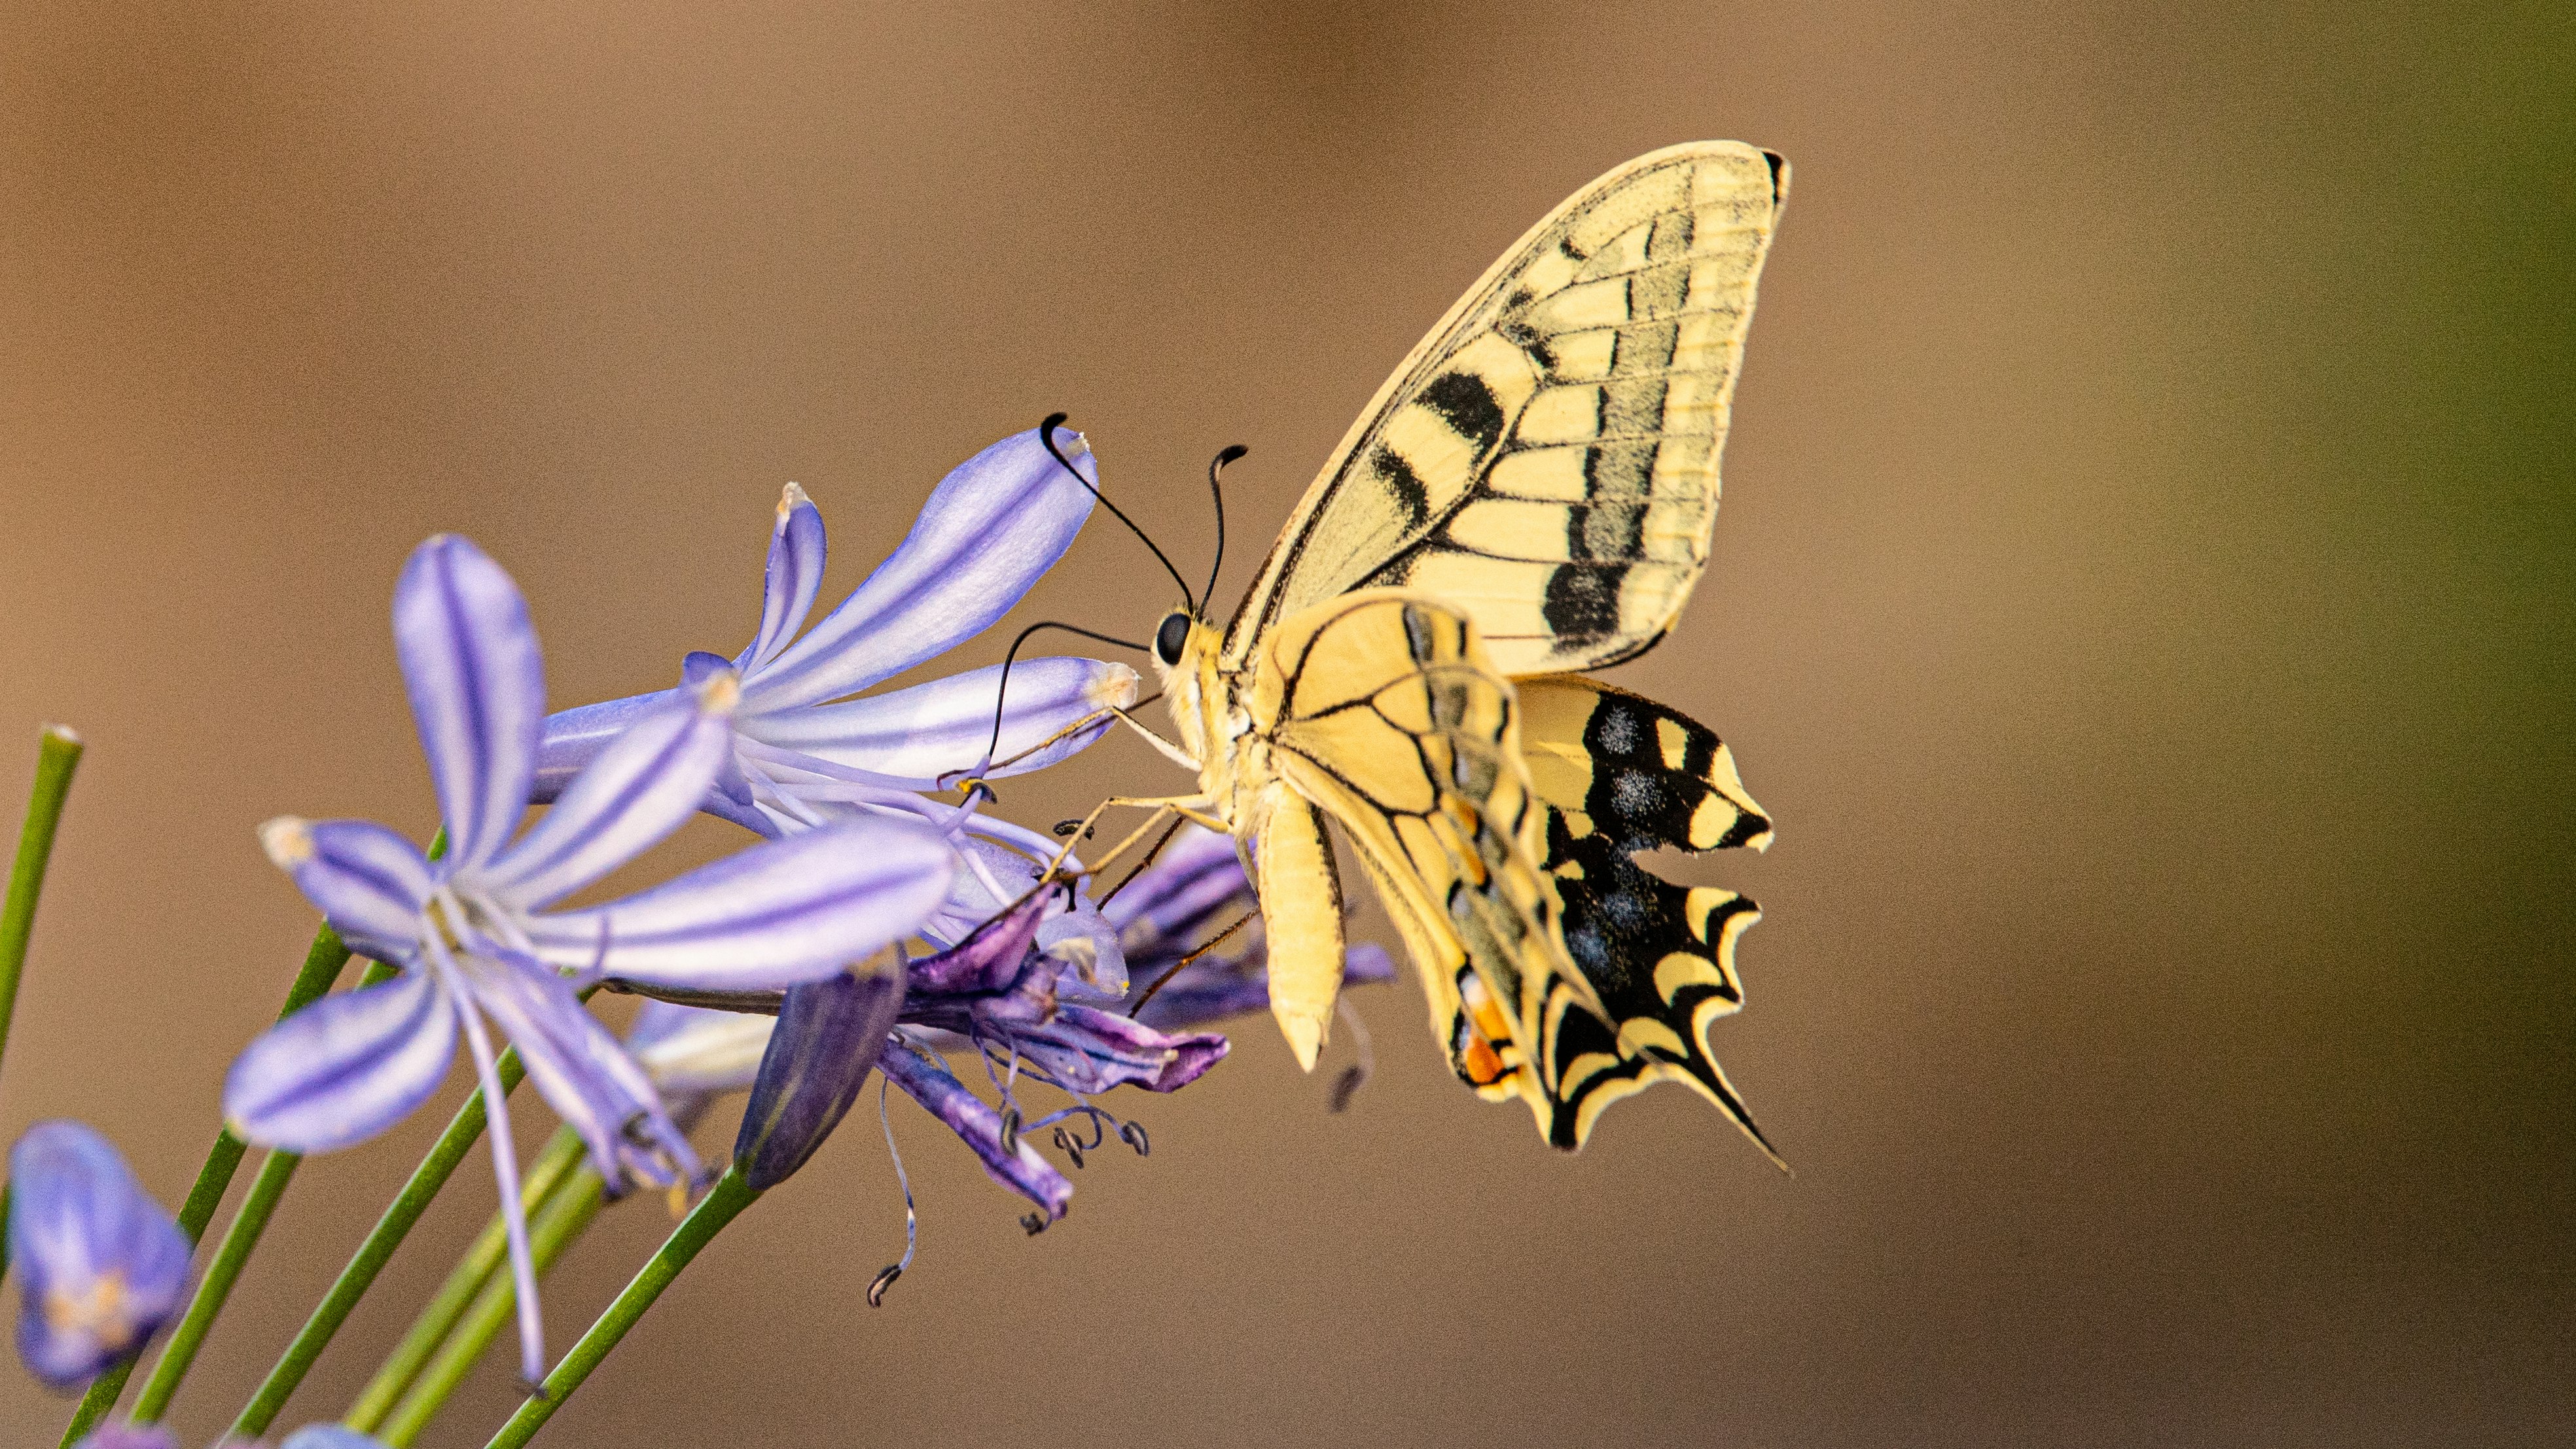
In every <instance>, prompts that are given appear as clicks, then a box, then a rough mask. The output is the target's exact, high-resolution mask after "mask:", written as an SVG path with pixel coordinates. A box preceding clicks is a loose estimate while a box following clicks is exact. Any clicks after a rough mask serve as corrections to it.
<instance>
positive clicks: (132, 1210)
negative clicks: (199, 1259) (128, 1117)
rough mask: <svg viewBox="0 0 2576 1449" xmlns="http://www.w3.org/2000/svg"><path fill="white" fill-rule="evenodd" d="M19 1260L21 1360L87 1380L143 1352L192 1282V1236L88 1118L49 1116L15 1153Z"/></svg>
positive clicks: (56, 1377) (57, 1376)
mask: <svg viewBox="0 0 2576 1449" xmlns="http://www.w3.org/2000/svg"><path fill="white" fill-rule="evenodd" d="M9 1189H10V1191H9V1223H8V1227H9V1265H10V1268H11V1270H12V1271H13V1272H14V1273H15V1274H16V1275H17V1278H18V1292H19V1307H18V1356H19V1357H20V1358H21V1359H23V1360H24V1361H25V1362H26V1365H27V1368H28V1370H29V1371H30V1372H32V1373H33V1374H35V1376H36V1377H37V1378H39V1379H41V1380H43V1381H44V1382H45V1384H46V1385H47V1386H48V1387H50V1388H55V1389H62V1390H70V1389H75V1388H78V1387H80V1386H81V1385H82V1384H84V1383H86V1382H88V1381H89V1380H90V1379H92V1378H94V1377H96V1376H97V1375H98V1374H99V1373H101V1372H102V1371H104V1370H105V1369H107V1368H108V1367H109V1366H110V1365H112V1364H114V1363H117V1362H119V1361H120V1360H123V1359H126V1358H129V1357H131V1356H133V1355H134V1354H136V1353H139V1352H141V1351H142V1348H143V1345H144V1343H145V1342H146V1341H147V1340H149V1339H150V1338H151V1337H152V1335H153V1334H154V1333H155V1332H156V1331H158V1330H159V1329H160V1327H161V1325H162V1324H163V1323H165V1322H167V1321H168V1320H169V1317H170V1315H171V1314H173V1313H175V1312H177V1311H178V1308H179V1301H180V1298H181V1296H182V1293H183V1291H184V1290H185V1289H186V1288H187V1286H188V1254H189V1244H188V1239H187V1236H186V1235H185V1234H183V1233H181V1232H180V1231H179V1225H178V1223H176V1222H175V1221H173V1220H172V1219H171V1217H170V1215H169V1214H168V1213H167V1212H164V1211H162V1208H161V1205H160V1204H159V1203H157V1202H154V1201H153V1200H152V1199H151V1197H150V1196H149V1195H147V1194H146V1193H145V1192H144V1191H143V1185H142V1184H141V1183H139V1182H137V1181H135V1179H134V1173H133V1171H132V1170H131V1169H129V1168H128V1167H127V1166H126V1165H125V1159H124V1157H123V1156H121V1155H119V1154H118V1152H117V1150H116V1148H115V1147H114V1146H113V1145H112V1144H110V1143H109V1142H108V1140H107V1139H106V1138H104V1137H102V1136H100V1135H99V1134H98V1133H97V1132H95V1131H92V1130H91V1129H90V1128H88V1127H86V1126H83V1125H82V1124H80V1123H78V1122H65V1121H56V1122H39V1123H37V1124H36V1125H35V1126H33V1127H30V1128H28V1129H27V1131H26V1133H25V1135H23V1136H21V1137H20V1138H19V1139H18V1143H17V1145H16V1146H15V1147H13V1148H11V1149H10V1152H9Z"/></svg>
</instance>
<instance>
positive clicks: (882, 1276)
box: [868, 1263, 903, 1308]
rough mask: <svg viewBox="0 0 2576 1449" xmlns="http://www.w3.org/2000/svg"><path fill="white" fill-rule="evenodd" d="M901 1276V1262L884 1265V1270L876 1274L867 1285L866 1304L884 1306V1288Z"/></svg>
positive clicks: (874, 1306) (891, 1284)
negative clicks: (873, 1280)
mask: <svg viewBox="0 0 2576 1449" xmlns="http://www.w3.org/2000/svg"><path fill="white" fill-rule="evenodd" d="M902 1276H903V1265H902V1264H901V1263H888V1264H887V1265H886V1266H885V1271H884V1272H882V1273H879V1274H877V1277H876V1281H875V1282H873V1283H870V1284H869V1285H868V1306H869V1307H870V1308H883V1307H885V1293H886V1290H887V1289H888V1288H891V1287H893V1286H894V1280H895V1279H897V1278H900V1277H902Z"/></svg>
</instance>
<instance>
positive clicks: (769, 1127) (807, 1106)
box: [733, 951, 904, 1192]
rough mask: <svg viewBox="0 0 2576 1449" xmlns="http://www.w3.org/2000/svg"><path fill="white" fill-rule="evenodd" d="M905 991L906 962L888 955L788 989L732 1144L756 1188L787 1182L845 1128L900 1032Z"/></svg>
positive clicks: (735, 1157) (745, 1177) (736, 1160)
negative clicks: (890, 1039) (890, 1036)
mask: <svg viewBox="0 0 2576 1449" xmlns="http://www.w3.org/2000/svg"><path fill="white" fill-rule="evenodd" d="M903 989H904V967H903V961H902V959H901V958H900V957H898V956H896V955H895V953H894V952H892V951H886V952H882V953H880V954H878V955H877V956H875V957H873V958H871V959H870V960H868V961H867V962H866V963H864V964H862V965H860V966H857V967H854V968H852V969H851V970H849V971H845V972H843V973H841V974H840V975H838V976H834V977H832V978H830V979H829V980H825V981H816V982H813V983H810V984H808V985H804V986H797V987H791V988H790V989H789V990H788V992H787V1000H786V1002H785V1004H783V1005H782V1006H781V1007H780V1008H779V1011H778V1026H777V1028H776V1029H775V1030H773V1031H772V1032H771V1033H770V1036H769V1046H768V1049H767V1050H765V1051H764V1052H762V1053H761V1057H760V1075H759V1077H757V1078H756V1079H755V1080H754V1081H753V1082H752V1084H751V1104H750V1105H749V1106H747V1107H745V1108H744V1109H743V1113H742V1128H741V1130H740V1131H739V1132H737V1133H736V1134H735V1135H734V1140H733V1163H734V1168H735V1170H736V1171H738V1172H740V1173H741V1174H742V1178H743V1181H744V1182H746V1183H748V1184H750V1186H751V1188H752V1190H753V1191H755V1192H762V1191H767V1190H768V1189H770V1188H772V1187H775V1186H777V1185H778V1184H780V1183H782V1182H785V1181H786V1180H787V1179H788V1178H789V1177H791V1176H793V1175H794V1174H795V1171H796V1169H798V1168H800V1167H803V1166H804V1165H805V1160H806V1159H807V1158H809V1157H812V1156H813V1155H814V1149H816V1148H818V1147H820V1146H822V1145H823V1139H824V1138H826V1137H829V1136H831V1135H832V1129H833V1128H835V1127H838V1126H839V1125H841V1118H842V1116H843V1115H844V1114H845V1113H847V1112H848V1111H849V1110H850V1104H851V1103H852V1102H855V1101H857V1100H858V1097H859V1088H860V1087H861V1086H862V1085H864V1084H865V1083H866V1081H867V1077H868V1071H869V1069H870V1068H872V1067H874V1066H875V1065H876V1064H877V1056H878V1054H879V1053H880V1052H882V1051H883V1050H884V1049H885V1043H886V1033H888V1032H890V1031H892V1030H894V1022H895V1014H896V1013H897V1012H898V1011H900V1010H901V1009H902V1007H903Z"/></svg>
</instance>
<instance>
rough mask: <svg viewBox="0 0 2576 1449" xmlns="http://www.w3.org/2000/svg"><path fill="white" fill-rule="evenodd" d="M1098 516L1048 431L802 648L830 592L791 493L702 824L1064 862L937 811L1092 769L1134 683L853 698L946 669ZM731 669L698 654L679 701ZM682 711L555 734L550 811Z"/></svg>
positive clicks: (1075, 456)
mask: <svg viewBox="0 0 2576 1449" xmlns="http://www.w3.org/2000/svg"><path fill="white" fill-rule="evenodd" d="M1071 437H1072V451H1071V454H1070V456H1071V458H1072V460H1073V461H1074V463H1075V465H1076V466H1077V467H1079V468H1081V469H1083V470H1084V474H1085V476H1086V477H1090V478H1094V479H1096V478H1097V476H1098V466H1097V464H1096V463H1094V462H1093V460H1092V457H1091V454H1090V453H1089V451H1088V449H1087V448H1086V447H1085V446H1084V445H1083V443H1082V440H1081V437H1080V435H1079V434H1075V435H1071ZM1092 502H1093V499H1092V495H1091V493H1090V492H1089V491H1087V490H1086V489H1084V488H1083V487H1082V485H1081V484H1080V483H1078V482H1076V481H1075V480H1074V479H1072V478H1069V477H1066V476H1065V475H1064V470H1063V469H1062V468H1060V467H1058V466H1057V464H1056V462H1055V460H1054V459H1053V458H1052V457H1050V456H1048V454H1047V451H1046V449H1045V446H1044V444H1043V442H1042V441H1041V440H1040V438H1039V436H1038V434H1037V432H1036V431H1035V430H1031V431H1029V432H1025V433H1019V434H1015V435H1013V436H1011V437H1008V438H1004V439H1003V440H1002V441H1000V442H998V443H995V444H994V445H992V446H991V447H989V448H986V449H985V450H984V451H982V452H980V453H978V454H976V455H975V456H974V457H972V458H970V459H968V460H967V461H966V462H964V463H962V464H960V465H958V467H957V468H956V470H955V471H953V472H951V473H950V474H949V475H948V477H947V478H946V480H945V481H943V482H942V483H941V484H940V485H939V487H938V489H937V490H936V491H934V492H933V493H932V494H931V496H930V501H929V502H928V503H927V504H925V505H924V506H923V508H922V511H921V516H920V518H919V519H918V520H916V521H915V522H914V524H913V526H912V531H911V533H910V534H908V535H907V536H906V537H905V538H904V541H903V543H902V545H901V546H900V547H898V548H897V549H896V550H895V551H894V553H893V555H892V556H891V557H889V558H887V559H886V561H885V562H884V563H882V564H879V565H878V566H877V568H876V571H875V572H873V573H871V574H870V575H868V577H867V579H866V581H865V582H863V583H861V584H860V585H859V587H858V588H857V589H856V590H855V591H853V592H852V593H851V594H850V596H849V597H848V598H847V599H844V600H843V601H842V602H841V604H840V606H839V607H838V608H835V609H834V610H833V611H832V612H831V613H830V614H829V615H827V616H826V617H825V618H824V619H823V620H822V622H820V623H818V624H816V625H815V626H814V627H813V628H811V629H809V630H806V631H805V633H804V635H803V637H801V638H799V637H798V636H797V631H798V629H799V628H800V627H802V626H803V624H804V622H805V619H806V617H807V615H809V614H810V613H811V612H812V611H813V607H814V600H815V596H816V595H817V594H818V593H819V592H820V590H821V587H822V582H823V556H824V540H823V516H822V514H821V513H820V512H819V511H817V510H816V508H815V507H814V504H813V501H812V500H811V499H809V498H807V497H806V496H805V491H804V490H803V489H801V488H798V487H797V486H796V485H795V484H793V483H791V484H789V485H787V489H786V492H785V494H784V495H783V496H782V497H781V498H780V499H779V502H778V513H777V522H776V525H775V526H774V527H773V528H772V530H771V532H770V541H769V566H768V574H767V585H766V588H765V590H764V593H763V598H762V604H761V616H760V628H759V632H758V633H757V634H756V635H755V636H754V637H753V639H752V641H751V643H750V645H749V646H748V647H746V648H745V649H744V650H743V651H742V652H741V653H740V654H739V655H736V656H735V657H734V659H733V660H732V661H731V666H732V668H734V669H735V670H736V671H738V672H739V674H740V676H741V679H742V702H741V707H740V708H739V709H738V710H737V711H736V712H735V714H734V717H733V722H732V740H731V745H732V748H731V750H730V751H729V754H728V757H727V760H726V762H725V765H724V768H723V769H722V770H721V771H719V772H718V774H717V777H716V778H715V780H714V782H713V783H712V784H711V785H710V786H709V788H708V790H707V793H706V797H705V799H704V801H703V802H702V808H704V809H705V810H706V811H707V812H708V813H710V814H713V815H718V816H721V817H723V818H724V819H727V820H731V821H733V822H734V823H736V824H738V825H741V826H744V827H745V828H747V829H750V830H754V831H758V832H759V833H761V834H763V835H767V836H771V837H773V838H776V837H782V836H786V835H790V834H793V833H795V832H797V831H799V830H805V829H811V828H814V827H816V826H820V825H823V824H826V823H828V822H831V821H834V820H840V819H847V818H849V817H850V816H852V815H866V814H894V815H910V816H917V817H920V818H923V819H927V820H929V821H931V822H933V823H935V824H937V825H939V826H940V827H942V828H943V829H945V830H947V831H949V832H950V833H951V834H952V835H958V834H974V835H982V836H986V837H989V838H992V839H997V840H1001V841H1003V842H1005V843H1008V844H1011V845H1013V846H1016V847H1018V848H1019V849H1021V850H1022V851H1024V852H1027V853H1033V854H1037V855H1040V856H1044V855H1047V854H1050V853H1052V851H1053V849H1054V843H1053V842H1051V841H1049V840H1047V839H1046V838H1045V837H1044V836H1040V835H1037V834H1036V833H1035V832H1032V831H1028V830H1024V829H1021V828H1020V827H1018V826H1014V825H1011V824H1009V823H1007V822H1004V821H1000V820H995V819H992V818H990V817H987V816H982V815H979V814H977V813H975V812H974V811H972V810H971V809H964V808H961V807H958V806H953V805H948V804H944V803H942V802H939V801H936V800H932V799H929V798H927V795H926V792H929V791H934V790H939V789H944V788H947V787H948V786H950V785H952V784H954V783H955V781H956V779H957V778H959V777H961V776H963V775H966V774H988V775H991V776H993V777H999V776H1003V775H1014V774H1020V773H1023V772H1026V771H1030V770H1035V769H1039V768H1042V767H1044V766H1046V765H1049V764H1052V763H1054V762H1056V761H1058V760H1061V759H1063V758H1065V757H1066V756H1068V755H1071V754H1073V753H1075V752H1077V751H1079V750H1081V749H1082V748H1084V747H1085V746H1087V745H1089V744H1090V743H1091V742H1092V741H1094V740H1096V739H1098V738H1099V737H1100V736H1101V734H1102V733H1103V732H1105V731H1106V730H1107V729H1108V728H1109V726H1110V724H1111V723H1112V721H1111V719H1110V717H1109V716H1108V715H1107V714H1106V713H1105V709H1106V707H1108V706H1111V705H1120V706H1124V705H1127V704H1130V703H1133V702H1134V700H1135V698H1136V671H1135V670H1133V669H1130V668H1129V667H1127V666H1126V665H1124V664H1108V663H1103V662H1101V661H1099V660H1094V659H1079V658H1057V657H1049V658H1038V659H1023V660H1020V661H1018V662H1017V663H1016V664H1015V665H1013V666H1012V668H1011V672H1010V687H1009V690H1008V692H1007V694H1006V695H1004V694H1002V693H1001V684H1002V671H1001V669H1000V667H999V666H996V667H993V668H989V669H978V670H972V671H969V672H967V673H964V674H956V675H951V676H949V677H947V678H945V679H938V680H933V681H931V682H929V683H926V684H917V685H912V686H910V687H908V688H904V689H897V690H891V691H889V692H887V693H884V694H877V695H869V696H866V697H864V698H855V699H854V698H851V697H850V696H853V695H857V694H859V693H860V691H862V690H865V689H868V688H870V687H872V686H874V685H876V684H879V683H881V682H883V681H884V680H886V679H889V678H892V677H893V676H894V675H896V674H899V673H901V672H902V671H904V670H906V669H909V668H911V667H913V666H914V665H916V664H920V663H923V662H924V661H926V660H929V659H933V658H936V657H937V656H939V655H941V654H944V653H946V652H947V651H948V650H950V649H952V648H954V647H956V646H957V645H958V644H961V643H963V642H965V641H966V640H967V639H969V638H971V637H973V636H974V635H976V634H978V633H981V632H982V631H983V630H984V629H986V628H987V627H989V626H990V625H991V624H992V623H993V622H994V621H995V620H997V619H999V618H1001V617H1002V615H1003V614H1005V613H1007V612H1009V610H1010V608H1011V606H1012V605H1014V604H1016V603H1018V602H1019V601H1020V598H1021V596H1022V595H1024V594H1026V593H1027V592H1028V591H1029V588H1030V586H1031V585H1033V584H1035V583H1036V582H1037V581H1038V578H1039V576H1040V575H1042V574H1044V573H1045V572H1046V571H1047V569H1048V568H1050V567H1052V566H1053V565H1054V563H1055V561H1056V560H1057V559H1058V558H1060V557H1062V556H1063V554H1064V551H1065V550H1066V549H1067V548H1068V547H1070V546H1071V545H1072V543H1073V538H1074V534H1075V533H1076V532H1077V531H1078V530H1079V529H1080V528H1081V527H1082V523H1083V520H1084V519H1085V518H1087V517H1089V516H1090V513H1091V508H1092ZM725 664H726V661H725V660H723V659H721V658H718V657H717V656H715V655H712V654H703V653H700V654H691V655H690V656H688V658H687V660H686V661H685V662H684V665H683V669H682V685H681V688H682V689H686V688H687V686H688V682H689V680H691V679H693V678H695V677H697V676H698V675H700V674H701V673H703V672H704V671H707V670H711V669H715V668H721V667H723V666H724V665H725ZM672 693H673V691H669V690H665V691H662V692H661V693H658V694H643V695H636V696H634V697H632V698H628V699H618V700H610V701H608V702H607V703H604V704H594V705H589V706H585V707H583V708H581V709H574V710H567V711H565V712H564V713H562V714H558V715H556V716H554V717H553V718H552V719H550V720H548V721H547V722H546V736H545V753H544V757H543V760H542V762H541V764H540V766H539V768H538V775H537V790H538V798H539V799H547V798H551V796H552V793H553V792H554V791H556V790H559V789H562V788H564V786H565V785H566V784H567V783H568V782H569V781H570V780H571V779H572V777H573V775H574V774H575V772H577V771H578V770H580V769H581V768H582V767H583V766H585V765H587V764H588V763H589V762H590V761H591V760H592V759H594V758H596V757H597V756H598V754H599V753H600V752H601V751H602V750H604V749H606V748H607V747H608V743H609V741H611V740H613V739H615V738H616V737H617V736H618V734H620V733H621V732H622V731H624V730H625V729H626V728H627V727H628V726H629V725H631V724H632V723H633V722H634V721H635V720H636V719H638V718H640V717H642V716H644V715H646V714H649V713H651V712H653V711H654V710H657V709H660V708H662V707H663V706H664V702H665V701H667V700H668V699H669V698H670V696H671V694H672ZM997 704H998V705H1001V706H1004V708H1003V713H1002V721H1001V739H1000V741H999V744H998V746H996V747H994V748H993V750H992V752H991V754H990V755H989V756H988V755H987V753H986V749H987V745H988V743H990V742H991V741H992V737H993V722H994V711H995V709H996V707H997ZM1086 721H1088V723H1086ZM1078 725H1079V726H1081V728H1075V726H1078ZM1015 756H1018V757H1019V758H1016V759H1015V758H1014V757H1015ZM1001 761H1008V762H1009V763H1007V764H1004V763H998V762H1001ZM972 868H974V863H973V862H971V861H970V869H972ZM995 888H996V889H999V888H1000V887H998V886H997V887H995Z"/></svg>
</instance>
